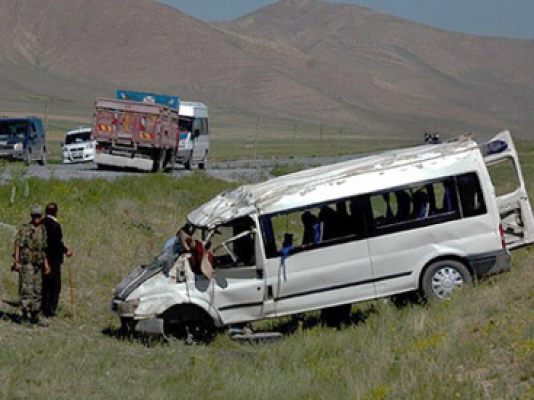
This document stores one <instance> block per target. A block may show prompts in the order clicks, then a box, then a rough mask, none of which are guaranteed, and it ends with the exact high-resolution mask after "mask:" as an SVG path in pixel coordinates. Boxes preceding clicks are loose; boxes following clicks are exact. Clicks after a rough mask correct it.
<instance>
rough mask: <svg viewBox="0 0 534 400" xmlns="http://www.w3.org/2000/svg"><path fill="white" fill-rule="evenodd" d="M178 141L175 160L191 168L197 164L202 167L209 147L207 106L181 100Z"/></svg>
mask: <svg viewBox="0 0 534 400" xmlns="http://www.w3.org/2000/svg"><path fill="white" fill-rule="evenodd" d="M179 114H180V120H179V123H180V143H179V147H178V154H177V157H176V161H177V162H178V163H180V164H183V165H184V166H185V168H186V169H191V166H192V165H193V164H197V165H198V168H199V169H204V168H205V166H206V161H207V159H208V152H209V147H210V136H209V124H208V107H206V105H205V104H204V103H200V102H194V101H181V102H180V108H179Z"/></svg>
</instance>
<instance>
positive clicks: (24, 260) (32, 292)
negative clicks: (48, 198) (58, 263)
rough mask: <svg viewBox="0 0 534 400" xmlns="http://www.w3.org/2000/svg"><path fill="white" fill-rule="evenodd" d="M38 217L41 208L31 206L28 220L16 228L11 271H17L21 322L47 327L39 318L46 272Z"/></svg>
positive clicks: (45, 240) (44, 248)
mask: <svg viewBox="0 0 534 400" xmlns="http://www.w3.org/2000/svg"><path fill="white" fill-rule="evenodd" d="M42 220H43V209H42V208H41V207H39V206H35V207H33V209H32V212H31V222H29V223H27V224H24V225H23V226H22V227H21V228H20V229H19V231H18V233H17V236H16V238H15V270H16V271H19V272H20V274H21V281H22V285H21V288H20V300H21V303H22V319H23V321H25V322H26V321H28V322H30V323H31V324H37V325H39V326H47V324H46V323H44V322H42V321H39V311H40V309H41V291H42V286H43V273H44V274H48V273H49V272H50V266H49V265H48V260H47V259H46V253H45V250H46V245H47V236H46V230H45V229H44V226H43V225H41V221H42Z"/></svg>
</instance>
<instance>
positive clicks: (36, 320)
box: [30, 312, 48, 328]
mask: <svg viewBox="0 0 534 400" xmlns="http://www.w3.org/2000/svg"><path fill="white" fill-rule="evenodd" d="M30 324H32V325H35V326H40V327H43V328H47V327H48V324H47V323H46V322H44V321H41V320H40V319H39V313H37V312H32V316H31V318H30Z"/></svg>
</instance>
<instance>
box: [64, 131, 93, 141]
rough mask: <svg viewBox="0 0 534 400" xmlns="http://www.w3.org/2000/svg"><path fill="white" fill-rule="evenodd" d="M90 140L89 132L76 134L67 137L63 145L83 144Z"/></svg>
mask: <svg viewBox="0 0 534 400" xmlns="http://www.w3.org/2000/svg"><path fill="white" fill-rule="evenodd" d="M90 140H91V131H86V132H77V133H71V134H70V135H67V137H66V138H65V144H73V143H83V142H88V141H90Z"/></svg>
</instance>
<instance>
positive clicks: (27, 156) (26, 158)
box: [24, 150, 32, 166]
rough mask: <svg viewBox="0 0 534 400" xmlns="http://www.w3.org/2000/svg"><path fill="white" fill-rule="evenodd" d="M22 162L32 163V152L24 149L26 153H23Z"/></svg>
mask: <svg viewBox="0 0 534 400" xmlns="http://www.w3.org/2000/svg"><path fill="white" fill-rule="evenodd" d="M24 162H25V163H26V165H28V166H30V165H31V164H32V153H31V151H30V150H26V153H25V154H24Z"/></svg>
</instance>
